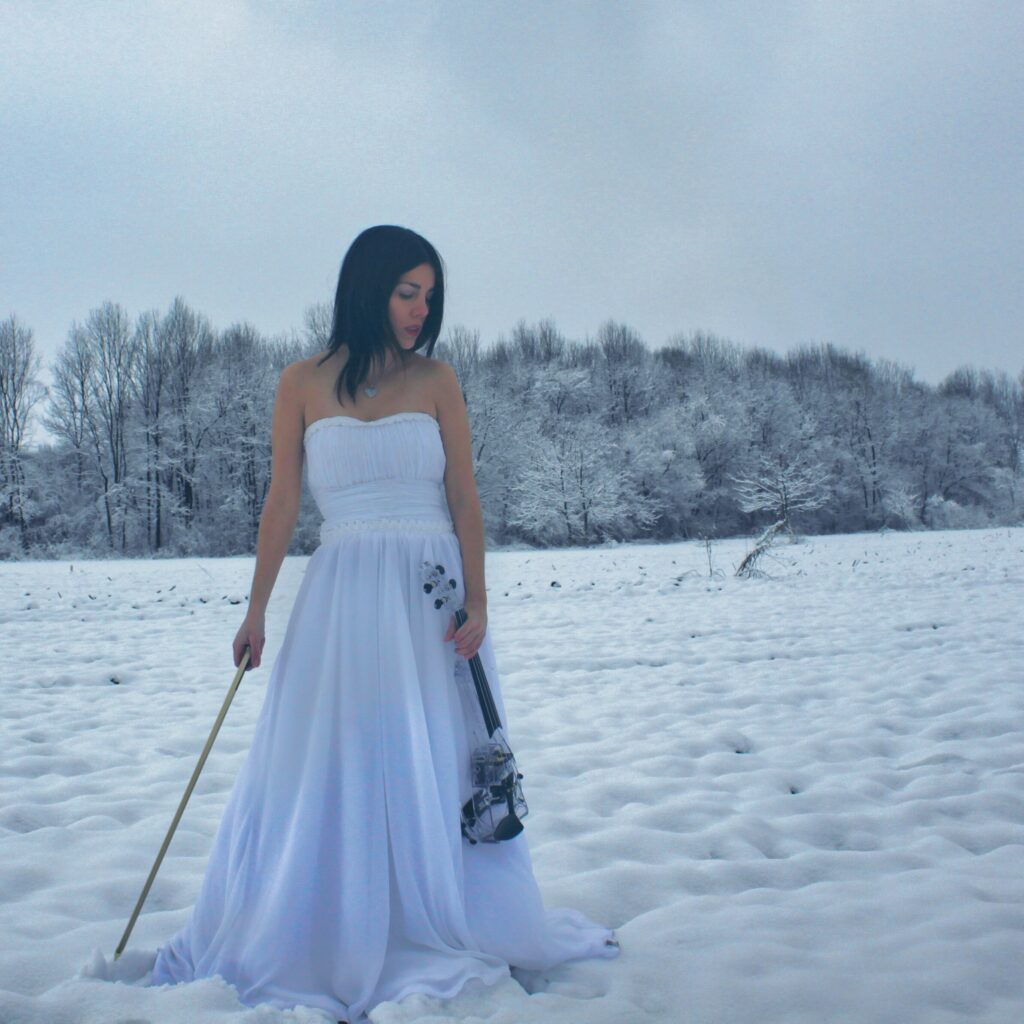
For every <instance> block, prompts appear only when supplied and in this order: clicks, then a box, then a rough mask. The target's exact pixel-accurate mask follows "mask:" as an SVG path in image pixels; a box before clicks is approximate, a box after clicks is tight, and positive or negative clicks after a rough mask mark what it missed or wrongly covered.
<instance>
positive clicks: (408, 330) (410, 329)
mask: <svg viewBox="0 0 1024 1024" xmlns="http://www.w3.org/2000/svg"><path fill="white" fill-rule="evenodd" d="M405 332H406V334H419V333H420V329H419V326H416V327H406V329H405Z"/></svg>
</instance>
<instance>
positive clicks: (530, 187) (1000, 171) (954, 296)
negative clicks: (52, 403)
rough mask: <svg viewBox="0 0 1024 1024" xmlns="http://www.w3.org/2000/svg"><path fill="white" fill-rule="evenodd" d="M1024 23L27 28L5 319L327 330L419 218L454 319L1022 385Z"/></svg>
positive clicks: (6, 241) (707, 17)
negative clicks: (364, 249) (705, 340)
mask: <svg viewBox="0 0 1024 1024" xmlns="http://www.w3.org/2000/svg"><path fill="white" fill-rule="evenodd" d="M1022 25H1024V14H1022V8H1020V7H1019V6H1017V5H1012V4H996V3H980V4H972V5H962V4H944V3H928V4H914V3H902V4H898V5H897V4H891V3H860V4H856V5H847V4H838V3H836V4H833V3H817V4H755V3H736V4H706V5H705V4H682V3H658V2H653V0H651V2H634V3H604V2H597V0H591V2H587V3H569V2H561V3H554V4H551V3H544V4H540V3H522V2H520V3H515V4H512V3H494V4H486V5H475V4H465V3H461V2H457V3H438V4H428V3H421V4H407V3H401V4H399V3H384V4H380V3H374V4H364V5H361V4H345V5H344V6H339V5H335V4H326V3H325V4H309V5H302V6H299V5H265V4H242V3H229V2H218V3H216V4H205V3H204V4H199V3H195V4H192V5H189V4H182V3H175V4H155V3H153V4H150V3H145V4H140V3H129V4H115V3H102V4H98V3H97V4H88V5H87V4H84V3H83V4H74V5H43V4H38V5H37V4H23V3H10V4H6V5H4V6H0V127H2V129H3V133H2V138H3V140H4V142H3V151H4V152H3V176H2V184H0V189H2V205H3V218H2V221H0V299H2V306H3V308H0V313H3V314H4V315H6V313H7V312H10V311H14V312H17V313H18V314H19V316H21V317H22V318H23V319H24V320H25V321H26V322H27V323H29V324H30V325H31V326H32V327H33V328H34V329H35V331H36V334H37V338H38V340H39V343H40V346H41V348H42V350H43V351H44V353H45V354H46V355H47V356H48V357H49V356H52V354H53V353H54V352H55V351H56V350H57V348H58V347H59V345H60V344H61V343H62V341H63V339H64V336H65V334H66V332H67V329H68V326H69V325H70V323H71V321H72V320H74V319H79V320H80V319H82V318H84V316H85V314H86V313H87V312H88V310H89V309H90V308H92V307H93V306H95V305H98V304H99V303H100V302H102V301H103V300H104V299H107V298H110V299H115V300H117V301H120V302H122V303H123V304H124V305H126V306H127V307H128V308H129V310H130V311H131V312H132V313H137V312H139V311H141V310H143V309H148V308H154V307H155V308H159V309H165V308H166V306H167V304H168V303H169V301H170V300H171V298H172V297H173V296H174V295H176V294H182V295H184V296H185V297H186V299H187V300H188V301H189V302H190V303H191V304H192V305H193V306H195V307H196V308H198V309H200V310H201V311H203V312H205V313H207V314H208V315H210V316H211V318H212V319H213V321H214V323H216V324H218V325H220V326H226V325H227V324H228V323H230V322H232V321H235V320H242V319H247V320H249V321H250V322H252V323H254V324H256V325H257V326H259V327H260V328H262V329H264V330H266V331H268V332H275V331H279V330H286V329H288V328H290V327H299V326H300V324H301V320H302V311H303V309H304V307H305V306H306V305H307V304H309V303H311V302H314V301H327V300H329V299H330V297H331V295H332V292H333V287H334V283H335V279H336V275H337V270H338V266H339V264H340V260H341V257H342V255H343V254H344V251H345V248H346V247H347V245H348V244H349V242H350V241H351V240H352V238H353V237H354V236H355V235H356V234H357V233H358V232H359V231H360V230H362V229H363V228H364V227H366V226H368V225H369V224H373V223H380V222H388V223H399V224H406V225H408V226H410V227H413V228H415V229H416V230H418V231H421V232H422V233H423V234H425V235H427V237H429V238H431V240H432V241H434V242H435V244H436V245H437V246H438V248H439V249H440V250H441V252H442V254H443V256H444V258H445V260H446V263H447V265H448V268H449V273H450V279H449V298H448V323H449V324H452V323H462V324H465V325H466V326H469V327H477V328H479V329H480V330H481V334H482V337H483V339H484V341H485V343H486V342H489V341H491V340H493V339H494V338H496V337H497V336H498V335H499V334H500V333H502V332H504V331H507V330H508V329H509V328H510V327H511V326H512V325H513V324H514V323H515V321H516V320H517V319H518V318H520V317H525V318H526V319H527V320H536V319H539V318H540V317H544V316H550V317H553V318H554V319H555V321H556V322H557V323H558V325H559V327H560V328H561V329H562V330H563V331H564V332H566V333H567V334H569V335H570V336H572V337H578V338H583V337H585V336H586V335H588V334H590V335H592V334H593V333H594V331H595V330H596V328H597V327H598V325H599V324H600V323H601V321H603V320H604V319H606V318H608V317H615V318H616V319H620V320H624V321H626V322H627V323H630V324H632V325H633V326H635V327H636V328H637V329H638V330H639V331H640V332H641V334H642V335H643V336H644V338H645V339H646V340H647V342H648V344H650V345H651V346H652V347H653V346H658V345H661V344H663V343H664V342H665V340H667V338H668V337H669V336H671V335H672V334H674V333H677V332H681V331H690V330H694V329H703V330H710V331H713V332H715V333H718V334H721V335H723V336H725V337H729V338H732V339H733V340H735V341H737V342H739V343H740V344H744V345H747V344H759V345H764V346H767V347H770V348H774V349H778V350H780V351H784V350H785V349H787V348H788V347H790V346H792V345H795V344H798V343H803V342H816V341H831V342H833V343H835V344H837V345H841V346H844V347H847V348H851V349H864V350H865V351H867V352H868V353H869V354H870V355H872V356H887V357H889V358H893V359H897V360H899V361H901V362H904V363H907V364H909V365H911V366H913V367H914V368H915V369H916V370H917V372H918V374H919V376H921V377H923V378H924V379H927V380H932V381H935V380H938V379H939V378H940V377H941V376H942V375H943V374H945V373H946V372H948V371H949V370H951V369H953V368H954V367H955V366H957V365H959V364H961V363H964V362H972V363H974V364H975V365H980V366H990V367H993V368H997V369H1000V368H1001V369H1006V370H1008V371H1010V372H1013V373H1016V372H1019V371H1020V369H1021V368H1022V366H1024V344H1022V331H1021V326H1020V325H1021V323H1022V319H1024V318H1022V313H1024V301H1022V299H1021V294H1022V289H1021V288H1020V284H1019V282H1020V281H1021V280H1022V278H1024V274H1022V271H1024V266H1022V262H1024V259H1022V251H1024V246H1022V241H1024V239H1022V223H1024V221H1022V216H1021V214H1022V203H1021V194H1020V186H1019V182H1020V181H1021V180H1024V166H1022V164H1024V159H1022V141H1021V140H1022V138H1024V135H1022V133H1021V118H1020V111H1021V109H1024V81H1022V78H1024V74H1022V71H1021V64H1020V61H1019V58H1018V53H1019V50H1020V45H1021V41H1022V40H1021V36H1022V32H1021V28H1022Z"/></svg>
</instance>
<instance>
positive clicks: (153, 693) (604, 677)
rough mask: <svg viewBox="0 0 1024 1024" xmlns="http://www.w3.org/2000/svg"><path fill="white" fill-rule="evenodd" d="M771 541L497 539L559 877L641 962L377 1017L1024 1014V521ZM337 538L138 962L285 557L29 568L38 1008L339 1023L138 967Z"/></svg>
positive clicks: (15, 878) (6, 743)
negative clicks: (124, 940)
mask: <svg viewBox="0 0 1024 1024" xmlns="http://www.w3.org/2000/svg"><path fill="white" fill-rule="evenodd" d="M747 546H748V544H747V542H744V541H742V540H736V541H722V542H718V543H716V544H715V545H714V547H713V551H712V558H713V560H714V564H715V566H716V567H717V568H719V569H721V570H723V571H724V573H723V574H721V575H715V576H710V577H709V574H708V564H707V556H706V552H705V549H704V547H703V545H702V544H699V543H695V542H691V543H677V544H670V545H664V546H647V545H635V546H620V547H604V548H600V549H593V550H587V551H581V550H558V551H548V552H537V551H516V552H512V551H509V552H491V553H489V554H488V556H487V580H488V592H489V608H488V613H489V630H490V632H491V637H492V640H493V642H494V649H495V654H496V657H497V661H498V666H499V668H500V670H501V683H502V687H503V692H504V696H505V702H506V705H507V708H508V713H509V718H510V728H511V729H512V730H514V731H513V735H514V736H515V737H516V755H517V759H518V762H519V765H520V768H521V769H522V770H523V773H524V779H523V785H524V791H525V793H526V796H527V800H528V801H529V805H530V814H529V817H528V818H527V819H526V827H527V835H528V836H529V839H530V848H531V851H532V854H533V860H534V866H535V869H536V872H537V877H538V880H539V881H540V884H541V888H542V890H543V892H544V895H545V901H546V902H547V904H548V905H549V906H573V907H577V908H579V909H580V910H582V911H584V912H585V913H587V914H588V915H590V916H592V917H593V918H594V919H595V920H598V921H601V922H602V923H606V924H608V925H610V926H612V927H614V928H616V929H617V933H618V936H619V939H620V941H621V944H622V952H621V955H620V956H619V957H618V958H616V959H614V960H610V961H609V960H594V961H577V962H574V963H568V964H565V965H563V966H562V967H561V968H559V969H558V970H555V971H550V972H547V973H546V974H545V975H544V976H543V977H534V978H532V979H529V980H528V981H527V980H525V979H524V981H523V983H522V984H520V982H519V981H516V980H513V979H511V978H510V979H506V981H505V982H503V983H501V984H499V985H497V986H495V987H494V988H490V989H488V988H486V987H484V986H483V985H482V984H480V983H476V982H472V983H470V985H469V986H467V988H465V989H464V990H463V992H462V993H461V994H460V995H459V996H458V997H456V998H455V999H453V1000H451V1001H449V1002H447V1003H439V1002H437V1001H436V1000H428V999H425V998H423V997H419V996H415V997H412V998H411V999H409V1000H406V1001H405V1002H403V1003H402V1004H385V1005H382V1006H380V1007H378V1008H377V1010H376V1011H374V1013H373V1014H372V1019H373V1020H374V1021H376V1022H387V1024H398V1022H407V1021H408V1022H411V1021H420V1022H426V1021H433V1022H440V1021H478V1022H483V1021H486V1022H488V1024H513V1022H514V1024H530V1022H556V1021H557V1022H570V1021H571V1022H576V1021H579V1022H586V1024H605V1022H608V1024H611V1022H615V1024H634V1022H636V1024H643V1022H672V1024H676V1022H679V1024H684V1022H685V1024H748V1022H749V1024H755V1022H756V1024H783V1022H784V1024H825V1022H842V1024H869V1022H871V1024H873V1022H879V1024H881V1022H885V1024H916V1022H921V1024H947V1022H949V1024H952V1022H962V1021H983V1022H992V1024H996V1022H998V1024H1020V1022H1021V1021H1022V1020H1024V685H1022V684H1024V529H1015V530H1006V529H1001V530H988V531H964V532H945V533H913V534H898V533H889V534H885V535H874V534H860V535H851V536H838V537H829V538H808V539H807V540H806V541H804V542H803V543H801V544H796V545H786V544H783V545H781V546H779V547H778V548H777V550H776V552H775V554H774V555H773V556H772V557H771V558H770V559H769V560H768V561H766V562H765V563H763V568H765V569H766V570H767V571H768V572H769V573H770V574H771V578H765V579H755V580H746V581H743V580H737V579H735V578H733V576H732V572H733V568H734V566H735V565H736V564H737V563H738V561H739V559H740V557H741V556H742V554H743V553H744V552H745V550H746V549H747ZM305 563H306V559H305V558H290V559H288V560H286V562H285V564H284V566H283V567H282V570H281V575H280V577H279V579H278V583H277V587H276V589H275V592H274V597H273V599H272V601H271V606H270V610H269V612H268V623H267V625H268V635H267V648H266V652H265V656H264V663H263V666H262V667H261V668H259V669H257V670H255V671H253V672H250V673H247V674H246V676H245V677H244V679H243V681H242V685H241V687H240V688H239V691H238V693H237V695H236V697H235V700H234V703H233V704H232V706H231V709H230V711H229V712H228V716H227V719H226V721H225V723H224V725H223V727H222V729H221V732H220V735H219V736H218V738H217V741H216V743H215V745H214V748H213V751H212V753H211V755H210V759H209V761H208V762H207V764H206V767H205V769H204V771H203V774H202V776H201V777H200V780H199V783H198V785H197V787H196V790H195V792H194V793H193V795H192V798H191V800H190V801H189V804H188V807H187V808H186V810H185V814H184V817H183V818H182V821H181V823H180V825H179V826H178V829H177V831H176V833H175V836H174V839H173V841H172V843H171V846H170V849H169V851H168V853H167V856H166V857H165V859H164V862H163V864H162V866H161V868H160V872H159V874H158V875H157V877H156V881H155V883H154V885H153V888H152V890H151V892H150V894H149V897H148V899H147V901H146V904H145V906H144V908H143V913H142V915H141V916H140V918H139V920H138V922H137V923H136V925H135V928H134V930H133V932H132V936H131V940H130V943H129V947H128V949H127V950H126V951H125V953H124V954H123V955H122V957H121V958H120V959H119V960H118V961H116V962H114V961H113V959H112V957H113V951H114V948H115V946H116V945H117V942H118V941H119V939H120V937H121V934H122V932H123V930H124V927H125V925H126V923H127V919H128V916H129V914H130V913H131V910H132V908H133V906H134V905H135V901H136V899H137V897H138V895H139V892H140V890H141V888H142V885H143V883H144V881H145V879H146V875H147V873H148V871H149V869H150V867H151V866H152V863H153V860H154V858H155V857H156V854H157V851H158V850H159V847H160V843H161V841H162V840H163V837H164V835H165V833H166V830H167V827H168V825H169V824H170V820H171V817H172V815H173V813H174V811H175V809H176V808H177V806H178V801H179V800H180V798H181V795H182V792H183V791H184V788H185V785H186V783H187V782H188V779H189V777H190V775H191V773H192V769H193V767H194V765H195V761H196V758H197V757H198V755H199V752H200V750H201V749H202V746H203V743H204V742H205V740H206V737H207V735H208V733H209V730H210V728H211V726H212V724H213V721H214V719H215V718H216V715H217V712H218V710H219V708H220V706H221V702H222V701H223V699H224V695H225V693H226V691H227V687H228V684H229V683H230V681H231V677H232V675H233V672H234V669H233V666H232V663H231V651H230V645H231V640H232V637H233V636H234V633H235V630H236V629H237V627H238V625H239V623H240V622H241V619H242V616H243V612H244V603H243V602H244V597H245V594H246V592H247V590H248V585H249V582H250V579H251V574H252V567H253V560H252V559H251V558H244V559H199V560H196V559H180V560H172V561H164V560H150V561H111V562H75V563H73V564H69V563H67V562H61V563H28V564H7V565H3V566H0V582H2V588H0V673H2V675H0V743H2V746H0V898H2V901H3V902H2V908H0V1022H3V1024H21V1022H28V1021H31V1022H46V1024H72V1022H74V1024H78V1022H81V1024H93V1022H95V1024H145V1022H154V1024H156V1022H161V1024H162V1022H172V1021H173V1022H176V1024H182V1022H189V1024H191V1022H207V1021H218V1022H224V1024H228V1022H231V1024H234V1022H243V1021H244V1022H261V1024H270V1022H273V1021H304V1022H312V1021H317V1022H319V1021H322V1020H323V1017H322V1015H321V1014H320V1013H318V1012H316V1011H312V1010H309V1011H307V1010H297V1011H292V1012H288V1013H282V1012H280V1011H276V1010H273V1009H271V1008H269V1007H264V1008H260V1009H255V1010H253V1009H248V1008H246V1007H244V1006H242V1005H241V1004H239V1003H238V1002H237V1001H236V999H235V997H234V994H233V990H232V989H231V987H230V986H228V985H227V984H225V983H222V982H220V981H218V980H209V981H202V982H196V983H193V984H190V985H180V986H174V987H170V986H168V987H163V988H155V987H154V988H145V987H141V986H138V985H133V984H132V982H133V981H138V980H139V979H141V978H142V977H143V976H144V975H145V974H146V972H147V971H148V968H149V966H150V964H151V962H152V958H153V955H154V953H155V951H156V948H157V946H158V945H159V944H160V943H161V942H163V941H164V940H165V939H166V938H167V937H169V936H170V935H171V934H172V933H173V931H175V930H176V929H177V928H178V927H180V925H181V924H183V923H184V921H185V919H186V917H187V914H188V911H189V908H190V906H191V903H192V900H193V898H194V896H195V894H196V892H197V890H198V886H199V882H200V879H201V877H202V873H203V869H204V865H205V858H206V855H207V853H208V850H209V845H210V842H211V840H212V837H213V833H214V830H215V828H216V825H217V822H218V820H219V816H220V812H221V809H222V807H223V804H224V800H225V799H226V795H227V791H228V789H229V787H230V785H231V783H232V781H233V778H234V775H235V773H236V771H237V770H238V768H239V767H240V765H241V761H242V758H243V756H244V753H245V751H246V749H247V746H248V743H249V739H250V737H251V734H252V728H253V726H254V724H255V718H256V715H257V712H258V711H259V707H260V704H261V702H262V699H263V694H264V686H265V683H266V679H267V677H268V675H269V671H270V664H271V662H272V659H273V658H274V657H275V655H276V652H277V649H278V646H279V644H280V639H281V636H282V633H283V630H284V627H285V624H286V619H287V614H288V611H289V609H290V607H291V602H292V600H293V597H294V594H295V592H296V589H297V587H298V584H299V581H300V579H301V576H302V572H303V569H304V566H305ZM556 581H557V585H556ZM524 984H525V985H527V986H528V988H529V989H530V990H531V991H530V992H528V991H527V989H526V988H524V987H523V985H524Z"/></svg>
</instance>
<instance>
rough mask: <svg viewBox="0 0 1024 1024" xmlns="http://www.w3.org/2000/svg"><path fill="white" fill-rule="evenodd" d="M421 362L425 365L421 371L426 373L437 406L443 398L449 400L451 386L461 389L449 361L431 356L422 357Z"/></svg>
mask: <svg viewBox="0 0 1024 1024" xmlns="http://www.w3.org/2000/svg"><path fill="white" fill-rule="evenodd" d="M423 362H424V363H425V364H427V365H426V366H425V367H424V369H423V371H422V372H423V373H424V374H426V375H427V377H426V379H427V380H429V382H430V388H431V393H432V394H433V396H434V400H435V401H436V402H437V404H438V405H439V406H440V405H441V402H442V401H443V400H444V399H445V398H447V399H448V400H449V401H450V400H451V394H452V389H453V388H455V389H456V390H460V391H461V388H460V385H459V378H458V376H457V374H456V373H455V368H454V367H453V366H452V365H451V364H450V363H446V362H445V361H444V360H443V359H433V358H431V359H424V360H423Z"/></svg>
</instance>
